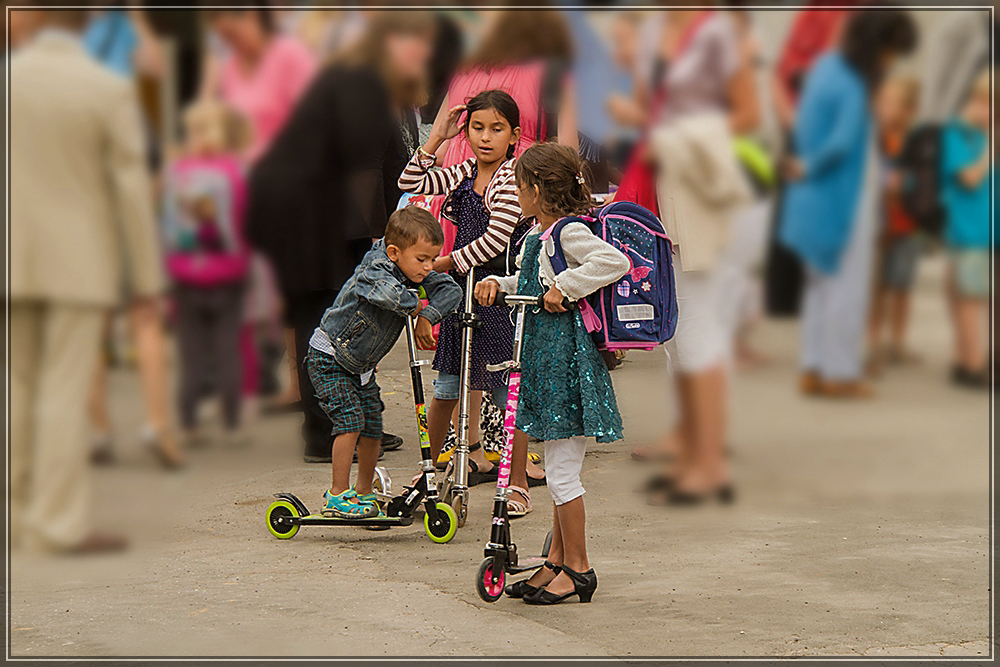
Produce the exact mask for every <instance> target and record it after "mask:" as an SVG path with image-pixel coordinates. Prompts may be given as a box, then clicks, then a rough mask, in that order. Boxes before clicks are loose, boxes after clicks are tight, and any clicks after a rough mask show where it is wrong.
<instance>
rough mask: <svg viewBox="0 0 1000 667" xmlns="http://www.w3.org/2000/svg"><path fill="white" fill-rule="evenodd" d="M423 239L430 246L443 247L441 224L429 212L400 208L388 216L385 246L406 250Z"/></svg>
mask: <svg viewBox="0 0 1000 667" xmlns="http://www.w3.org/2000/svg"><path fill="white" fill-rule="evenodd" d="M420 239H423V240H425V241H428V242H430V243H431V244H432V245H444V232H443V231H441V224H440V223H439V222H438V221H437V219H436V218H435V217H434V216H433V215H432V214H431V212H430V211H428V210H427V209H424V208H420V207H418V206H407V207H405V208H401V209H399V210H398V211H396V212H395V213H393V214H392V215H390V216H389V223H388V224H387V225H386V226H385V244H386V245H394V246H396V247H397V248H399V249H400V250H406V249H407V248H409V247H410V246H411V245H413V244H414V243H416V242H417V241H418V240H420Z"/></svg>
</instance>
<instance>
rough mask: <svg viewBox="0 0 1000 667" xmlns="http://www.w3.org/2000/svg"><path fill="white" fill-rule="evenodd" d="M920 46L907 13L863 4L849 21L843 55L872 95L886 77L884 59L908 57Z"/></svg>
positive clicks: (842, 50) (843, 40)
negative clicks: (888, 56) (891, 54)
mask: <svg viewBox="0 0 1000 667" xmlns="http://www.w3.org/2000/svg"><path fill="white" fill-rule="evenodd" d="M882 4H885V3H882ZM916 46H917V29H916V26H915V25H914V24H913V19H912V18H910V15H909V14H908V13H906V11H904V10H902V9H866V8H865V7H864V6H863V5H862V6H861V7H859V8H858V9H857V10H856V11H854V12H853V13H852V14H851V16H850V18H848V20H847V25H846V26H845V27H844V35H843V37H842V38H841V43H840V52H841V53H842V54H843V56H844V59H845V60H846V61H847V62H848V63H850V65H851V66H852V67H853V68H854V69H855V70H856V71H857V72H858V74H859V75H860V76H861V78H862V79H864V81H865V84H866V85H867V86H868V91H869V93H871V92H874V91H875V89H876V88H878V86H879V84H880V83H882V78H883V77H884V76H885V71H884V66H883V65H882V59H883V56H885V55H886V54H889V53H893V54H896V55H906V54H908V53H910V52H911V51H913V49H915V48H916Z"/></svg>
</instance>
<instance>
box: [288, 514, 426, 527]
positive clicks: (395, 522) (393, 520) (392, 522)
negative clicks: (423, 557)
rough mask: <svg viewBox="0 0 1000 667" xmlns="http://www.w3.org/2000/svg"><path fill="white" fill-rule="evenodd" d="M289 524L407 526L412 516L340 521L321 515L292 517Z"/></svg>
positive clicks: (339, 519) (336, 518)
mask: <svg viewBox="0 0 1000 667" xmlns="http://www.w3.org/2000/svg"><path fill="white" fill-rule="evenodd" d="M289 523H292V524H297V525H300V526H409V525H411V524H412V523H413V517H412V516H399V517H396V516H380V517H372V518H368V519H341V518H339V517H333V516H323V515H322V514H309V515H308V516H301V517H292V518H291V519H290V521H289Z"/></svg>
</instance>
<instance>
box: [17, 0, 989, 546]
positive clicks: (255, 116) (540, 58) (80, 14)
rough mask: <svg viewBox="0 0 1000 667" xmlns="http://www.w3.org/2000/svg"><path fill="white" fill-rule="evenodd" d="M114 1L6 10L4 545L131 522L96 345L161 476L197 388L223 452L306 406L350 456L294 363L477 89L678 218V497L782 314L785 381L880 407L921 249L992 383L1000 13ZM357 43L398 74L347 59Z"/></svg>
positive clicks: (966, 356) (665, 449)
mask: <svg viewBox="0 0 1000 667" xmlns="http://www.w3.org/2000/svg"><path fill="white" fill-rule="evenodd" d="M110 4H111V5H114V6H116V8H115V9H101V10H45V9H41V8H39V9H34V10H32V9H20V10H12V11H9V13H8V18H9V25H8V28H9V31H8V32H7V35H8V39H9V42H8V44H7V47H8V49H7V59H8V62H7V67H6V68H5V69H7V70H8V73H9V95H10V97H9V100H10V118H9V122H10V135H9V146H8V151H9V157H10V162H9V169H10V173H9V177H10V181H9V183H10V189H9V202H10V238H9V242H10V248H9V252H10V259H11V266H10V284H9V285H8V287H9V290H10V291H9V299H10V301H9V303H10V321H9V324H10V331H11V358H10V368H9V369H8V371H9V373H10V376H11V411H12V412H11V459H10V461H11V471H10V473H11V489H10V490H11V499H12V506H11V509H12V512H11V518H12V521H13V522H14V525H13V526H12V535H13V537H14V543H15V545H17V544H32V545H36V546H39V547H42V548H48V549H56V550H64V551H73V552H77V551H90V550H103V549H113V548H120V547H121V546H122V545H123V541H122V540H121V538H120V537H119V536H114V535H104V534H101V533H96V532H94V531H93V530H91V523H90V520H89V517H90V515H91V513H92V511H93V510H92V507H91V506H90V505H89V501H88V498H89V495H90V491H89V473H88V467H89V466H90V465H91V464H93V463H98V464H113V463H114V461H115V451H116V445H115V441H114V438H113V437H112V436H113V433H114V430H115V429H114V425H113V424H112V423H111V420H110V417H109V407H108V402H109V400H113V397H110V396H109V391H108V388H107V373H108V369H109V368H113V367H117V366H123V365H134V366H135V368H136V369H137V371H138V373H139V376H140V377H141V388H142V393H143V401H144V408H145V424H146V425H145V427H144V429H143V433H142V439H143V441H144V442H145V443H146V445H147V446H148V448H149V450H150V452H151V454H152V455H153V456H154V457H155V459H154V460H156V461H158V462H159V463H160V464H161V465H162V466H163V467H164V468H165V469H169V470H173V469H176V468H179V467H182V466H183V465H185V448H186V447H191V446H196V445H198V444H199V443H202V442H203V441H204V440H205V438H207V437H208V436H207V435H206V434H205V432H204V429H203V428H202V426H201V425H202V423H203V422H204V419H205V415H204V403H205V401H204V399H206V398H207V397H210V396H218V398H219V399H220V400H219V401H218V405H219V406H220V413H221V414H220V418H221V420H222V422H223V424H224V429H223V431H222V432H223V437H224V438H226V439H227V441H229V443H230V444H232V445H237V446H238V445H243V444H247V443H248V441H249V440H250V439H252V435H251V429H249V428H248V427H247V426H248V424H252V423H253V420H256V419H260V418H264V417H265V416H266V415H268V414H271V413H274V412H281V411H290V410H291V411H302V412H303V413H304V418H303V421H304V424H303V430H302V439H303V440H304V441H305V450H304V451H305V455H306V456H307V458H308V459H309V460H316V461H322V460H324V457H325V460H327V461H328V460H329V452H330V449H329V447H330V445H329V431H328V430H326V431H324V424H323V421H322V413H321V411H318V408H317V406H315V405H314V403H315V400H314V397H313V396H312V392H311V387H309V384H308V383H309V381H308V378H307V377H305V374H304V373H303V372H302V368H301V364H300V363H298V362H299V361H300V357H302V356H304V351H305V349H306V345H307V343H306V341H308V337H309V335H310V334H311V333H312V330H313V328H314V327H315V326H316V325H317V324H318V322H319V318H320V316H321V315H322V312H323V310H324V309H325V308H326V307H328V306H329V305H330V304H331V303H332V302H333V298H334V297H335V295H336V293H337V290H338V289H339V287H340V286H341V285H342V284H343V282H344V281H345V280H346V278H347V277H348V276H350V274H351V273H352V271H353V269H354V266H355V265H356V263H357V260H358V258H359V257H360V255H361V254H363V252H364V251H365V250H366V248H367V247H369V246H370V243H371V240H372V238H377V237H379V236H380V235H381V231H382V229H383V228H384V224H385V218H386V216H387V215H388V213H391V211H392V210H394V209H395V208H396V206H397V205H398V202H399V199H400V192H399V190H398V188H397V187H396V179H397V178H398V176H399V173H400V171H401V170H402V167H403V165H405V163H406V161H407V160H408V159H409V157H410V156H411V155H412V153H413V151H414V150H416V148H417V146H419V145H421V144H422V143H423V139H425V138H426V137H427V136H428V134H429V133H430V129H431V127H432V126H433V125H434V123H435V122H440V120H439V119H440V118H442V117H443V113H442V112H443V111H447V108H448V107H449V106H453V105H455V104H460V103H462V102H464V99H456V97H457V96H458V93H457V92H456V91H468V90H469V86H470V85H472V84H471V83H470V82H472V81H474V82H479V83H478V84H477V85H482V86H486V85H488V86H489V87H499V88H505V89H508V90H510V91H512V94H514V97H515V99H516V100H517V102H518V104H519V107H520V109H521V117H522V119H524V120H523V121H522V138H523V141H522V143H523V144H524V145H523V146H521V145H519V146H518V151H519V152H520V151H522V150H523V149H524V148H526V147H527V146H528V145H530V144H531V143H532V142H534V141H547V140H548V141H559V142H561V143H566V144H569V145H572V146H574V147H575V148H577V149H578V150H579V151H580V153H581V155H583V156H584V157H585V158H586V159H587V161H588V162H589V165H590V174H589V175H588V176H589V178H590V179H591V185H592V189H593V190H594V192H598V193H607V194H608V195H610V196H615V195H616V194H617V196H619V197H625V198H630V199H632V200H634V201H638V202H639V203H642V204H644V205H647V206H648V207H650V208H653V209H655V210H657V211H658V212H659V213H660V214H661V216H663V217H664V218H667V217H670V216H675V217H676V220H675V221H674V222H672V223H669V224H672V225H675V227H674V228H675V229H676V230H677V233H678V235H679V237H680V238H675V239H674V241H675V242H676V243H677V244H678V248H679V252H678V253H677V254H676V256H675V259H674V262H675V271H676V273H677V283H678V284H677V288H678V296H679V299H680V309H681V318H682V320H684V323H683V324H682V325H681V326H679V327H678V336H677V338H676V340H675V341H673V342H672V343H671V346H670V348H669V352H670V354H669V356H668V359H669V361H668V360H666V359H665V363H669V364H670V365H671V368H672V369H673V371H674V380H675V382H676V385H677V387H676V394H675V395H676V396H677V398H678V401H679V403H678V414H679V415H680V418H679V420H678V426H677V428H676V429H675V430H673V431H672V432H671V433H669V434H666V435H664V437H663V439H662V441H661V442H654V443H633V442H629V443H628V445H629V447H630V448H632V447H634V449H632V451H631V456H632V457H633V458H636V459H651V460H659V459H661V458H672V459H673V460H674V461H675V464H674V465H679V466H680V469H679V472H678V470H677V469H676V468H675V469H673V470H672V472H670V474H671V475H672V476H673V477H674V478H675V479H676V477H677V475H681V476H682V478H684V479H686V482H685V486H686V487H688V488H689V489H694V490H701V491H703V492H705V493H709V492H711V491H712V490H713V489H715V488H717V487H719V486H721V485H723V484H727V483H729V481H730V480H729V472H728V467H727V463H726V454H725V451H724V450H725V448H724V440H725V423H726V415H727V411H728V407H727V405H726V399H727V396H728V394H727V389H726V386H727V377H728V376H729V374H730V373H732V372H733V371H734V369H735V370H739V369H744V368H750V367H754V366H757V365H761V364H767V363H768V359H767V358H766V356H765V355H763V354H761V353H760V352H759V351H758V350H757V349H755V348H754V346H753V344H752V335H751V334H752V331H753V329H754V327H755V325H756V324H757V323H758V322H759V321H760V320H761V318H763V317H799V318H801V319H802V344H801V374H800V376H799V377H796V378H789V382H790V383H791V382H798V383H799V388H800V390H801V391H803V392H806V393H808V394H811V395H814V396H816V397H817V399H818V400H823V399H830V400H865V399H871V398H873V397H874V398H875V399H876V400H877V396H876V395H875V394H876V392H875V390H874V389H873V386H874V385H873V384H872V383H871V379H873V378H875V377H878V375H879V374H881V373H884V372H889V368H890V367H891V366H893V365H898V364H916V363H920V351H919V350H915V349H912V348H911V347H910V346H908V343H907V330H908V309H909V302H910V293H911V291H912V288H913V285H914V276H915V271H916V268H917V266H918V264H919V263H920V262H921V261H922V260H923V259H924V258H925V257H927V256H929V255H932V254H939V253H945V254H946V255H947V257H948V260H947V261H948V270H947V280H946V284H945V285H944V288H943V290H942V299H947V302H948V304H949V311H948V312H949V313H950V316H951V318H952V330H953V334H954V335H953V345H954V352H953V361H954V364H953V367H952V368H951V371H950V375H949V376H948V377H941V382H942V383H944V382H953V383H955V384H956V385H957V386H960V387H962V388H963V389H968V390H970V391H973V390H985V389H987V388H988V387H989V383H990V377H991V374H990V368H989V362H990V360H991V359H992V356H991V355H990V350H989V347H988V342H989V339H988V332H989V331H990V329H989V324H988V321H987V320H988V314H989V307H988V305H989V296H990V293H991V292H990V289H991V284H990V281H991V279H992V275H993V274H992V272H991V271H990V261H991V255H990V244H991V240H992V239H993V234H992V231H991V230H992V218H991V211H990V208H989V184H990V182H991V179H992V175H993V173H994V172H993V170H992V166H991V162H990V149H991V146H990V145H989V141H988V137H989V136H990V135H989V128H990V118H991V114H990V110H991V106H990V105H991V103H992V98H991V94H992V89H991V87H990V79H989V71H990V69H989V68H990V66H991V64H992V63H991V61H990V50H989V44H990V41H989V35H990V30H991V29H992V26H991V24H990V18H989V16H990V15H989V12H988V10H986V9H985V8H984V9H982V10H955V11H931V10H909V9H900V10H884V11H876V10H872V9H868V8H866V7H865V5H863V4H856V5H855V4H854V3H850V2H845V3H840V4H841V5H842V7H841V8H839V9H824V8H822V7H821V6H819V5H816V6H810V7H807V8H789V9H786V10H770V11H765V10H757V9H754V8H752V7H750V6H749V5H747V6H743V3H722V4H719V5H718V6H717V7H716V8H715V9H713V10H704V9H697V10H696V9H686V8H682V7H677V8H673V9H671V10H669V11H648V10H644V11H635V10H630V9H629V8H628V7H627V6H624V5H616V3H594V5H593V6H592V7H589V8H587V9H572V10H571V9H564V8H560V7H559V6H557V5H555V6H552V7H550V8H548V9H538V10H532V11H527V10H521V11H518V10H496V9H491V10H478V9H476V8H474V7H470V8H468V9H464V10H442V11H427V10H423V11H408V12H402V11H390V10H376V9H371V10H368V9H350V10H346V9H337V8H333V7H331V8H329V9H301V10H300V9H295V8H294V7H291V6H286V7H282V8H277V7H271V6H270V5H268V4H267V3H249V4H248V5H247V6H245V7H243V8H239V9H204V10H192V9H185V10H164V9H149V8H144V7H143V5H142V4H141V3H110ZM843 6H852V7H854V8H853V9H845V8H843ZM365 68H367V69H368V70H371V71H374V72H376V73H377V77H376V78H377V80H378V81H379V84H380V85H376V86H374V88H373V87H372V86H370V85H368V84H367V83H366V81H368V79H357V78H352V76H353V75H352V72H356V71H358V70H359V69H360V70H363V69H365ZM515 91H516V92H515ZM472 92H473V93H474V92H477V91H472ZM465 150H466V151H467V146H466V147H465ZM462 151H463V147H462V145H461V141H460V138H458V139H456V140H455V141H454V142H453V145H451V146H445V147H443V148H442V150H441V151H440V153H439V164H442V165H447V164H454V163H455V162H457V161H458V160H460V159H462V158H463V157H464V156H465V155H463V152H462ZM699 248H700V249H702V250H703V252H702V251H699V252H695V250H696V249H699ZM446 250H447V248H446ZM685 318H686V319H685ZM607 362H608V364H609V366H615V365H616V364H618V363H619V362H620V359H615V358H608V359H607ZM620 372H627V366H625V367H623V370H622V371H620ZM174 377H176V378H177V380H176V382H174V381H173V380H172V378H174ZM174 387H175V388H176V390H174V389H173V388H174ZM488 409H489V406H486V407H484V408H483V410H484V411H486V410H488ZM483 429H484V431H485V430H486V429H487V422H486V421H484V425H483ZM296 437H297V436H296V434H294V433H290V434H289V450H292V449H293V448H294V447H293V444H292V443H293V442H294V439H295V438H296ZM483 437H484V439H485V438H486V437H487V434H486V433H485V432H484V434H483ZM497 440H499V437H497ZM384 444H385V445H386V446H387V447H393V446H397V445H398V444H399V442H398V438H395V437H394V436H387V438H386V441H385V443H384ZM984 444H985V443H984ZM299 447H300V448H301V445H300V446H299ZM678 461H679V463H676V462H678ZM649 491H650V493H651V494H652V495H651V500H656V499H657V496H656V492H657V488H656V479H655V478H654V480H652V483H651V486H650V489H649Z"/></svg>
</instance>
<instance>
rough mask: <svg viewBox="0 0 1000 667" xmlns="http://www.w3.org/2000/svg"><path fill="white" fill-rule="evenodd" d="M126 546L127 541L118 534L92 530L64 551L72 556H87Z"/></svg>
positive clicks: (121, 549)
mask: <svg viewBox="0 0 1000 667" xmlns="http://www.w3.org/2000/svg"><path fill="white" fill-rule="evenodd" d="M127 546H128V542H127V541H126V540H125V538H124V537H122V536H120V535H109V534H107V533H100V532H97V531H94V532H92V533H91V534H90V535H87V536H86V537H85V538H83V541H82V542H80V543H79V544H77V545H76V546H75V547H72V548H70V549H67V550H66V553H68V554H72V555H74V556H87V555H90V554H102V553H113V552H115V551H124V550H125V547H127Z"/></svg>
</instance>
